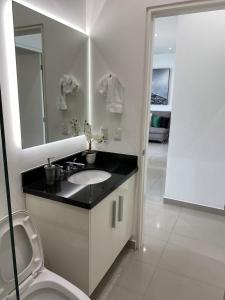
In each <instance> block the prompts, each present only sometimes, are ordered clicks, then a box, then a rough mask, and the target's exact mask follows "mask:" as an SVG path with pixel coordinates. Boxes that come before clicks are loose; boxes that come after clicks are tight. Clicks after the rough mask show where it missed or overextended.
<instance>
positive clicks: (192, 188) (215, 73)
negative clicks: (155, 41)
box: [165, 11, 225, 209]
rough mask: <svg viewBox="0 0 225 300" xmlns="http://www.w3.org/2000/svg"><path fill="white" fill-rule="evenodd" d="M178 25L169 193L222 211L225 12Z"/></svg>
mask: <svg viewBox="0 0 225 300" xmlns="http://www.w3.org/2000/svg"><path fill="white" fill-rule="evenodd" d="M178 24H179V25H178V37H177V49H176V70H175V80H174V98H173V112H172V121H171V134H170V145H169V154H168V168H167V181H166V192H165V197H166V198H170V199H175V200H181V201H186V202H192V203H196V204H201V205H205V206H210V207H215V208H220V209H223V207H224V205H225V199H224V182H225V135H224V128H225V118H224V115H225V81H224V80H225V79H224V78H225V35H224V28H225V11H217V12H210V13H201V14H193V15H186V16H181V17H179V22H178Z"/></svg>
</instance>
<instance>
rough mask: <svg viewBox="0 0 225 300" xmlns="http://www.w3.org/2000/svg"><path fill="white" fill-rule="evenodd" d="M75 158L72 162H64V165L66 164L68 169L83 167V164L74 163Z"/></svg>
mask: <svg viewBox="0 0 225 300" xmlns="http://www.w3.org/2000/svg"><path fill="white" fill-rule="evenodd" d="M76 160H77V159H76V158H74V160H73V161H67V162H66V164H68V165H69V166H70V167H73V166H74V167H82V168H83V167H85V164H83V163H78V162H76Z"/></svg>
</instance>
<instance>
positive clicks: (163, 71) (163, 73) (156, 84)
mask: <svg viewBox="0 0 225 300" xmlns="http://www.w3.org/2000/svg"><path fill="white" fill-rule="evenodd" d="M169 83H170V69H169V68H160V69H153V74H152V95H151V104H155V105H168V98H169Z"/></svg>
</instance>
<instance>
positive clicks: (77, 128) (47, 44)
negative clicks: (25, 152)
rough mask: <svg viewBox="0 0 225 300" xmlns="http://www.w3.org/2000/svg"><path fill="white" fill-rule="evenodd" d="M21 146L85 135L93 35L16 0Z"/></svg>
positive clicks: (15, 28) (25, 146)
mask: <svg viewBox="0 0 225 300" xmlns="http://www.w3.org/2000/svg"><path fill="white" fill-rule="evenodd" d="M13 19H14V33H15V49H16V63H17V78H18V92H19V107H20V123H21V139H22V147H23V149H24V148H29V147H34V146H37V145H42V144H45V143H50V142H54V141H58V140H62V139H65V138H69V137H73V136H78V135H80V134H83V132H82V128H83V124H84V121H85V120H87V117H88V82H87V78H88V74H87V72H88V61H87V60H88V55H87V51H88V37H87V35H85V34H83V33H81V32H79V31H76V30H75V29H73V28H71V27H68V26H66V25H64V24H62V23H59V22H57V21H55V20H53V19H51V18H48V17H46V16H44V15H42V14H40V13H38V12H35V11H34V10H32V9H30V8H27V7H25V6H23V5H21V4H18V3H16V2H13Z"/></svg>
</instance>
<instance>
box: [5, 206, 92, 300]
mask: <svg viewBox="0 0 225 300" xmlns="http://www.w3.org/2000/svg"><path fill="white" fill-rule="evenodd" d="M13 229H14V239H15V248H16V258H17V271H18V283H19V289H20V298H21V300H31V299H32V300H42V299H43V300H44V299H48V300H53V299H54V300H83V299H84V300H88V299H89V298H88V297H87V296H86V295H85V294H84V293H83V292H82V291H81V290H80V289H78V288H77V287H75V286H74V285H73V284H71V283H69V282H68V281H67V280H65V279H64V278H62V277H60V276H58V275H56V274H55V273H53V272H50V271H49V270H47V269H46V268H44V259H43V252H42V245H41V240H40V236H39V234H38V231H37V229H36V228H35V226H34V224H33V223H32V221H31V218H30V216H29V215H28V214H27V213H26V212H24V211H21V212H17V213H14V214H13ZM0 298H1V299H3V300H4V299H12V300H14V299H16V296H15V283H14V273H13V265H12V256H11V244H10V230H9V223H8V217H6V218H4V219H2V220H0ZM89 300H90V299H89Z"/></svg>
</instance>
